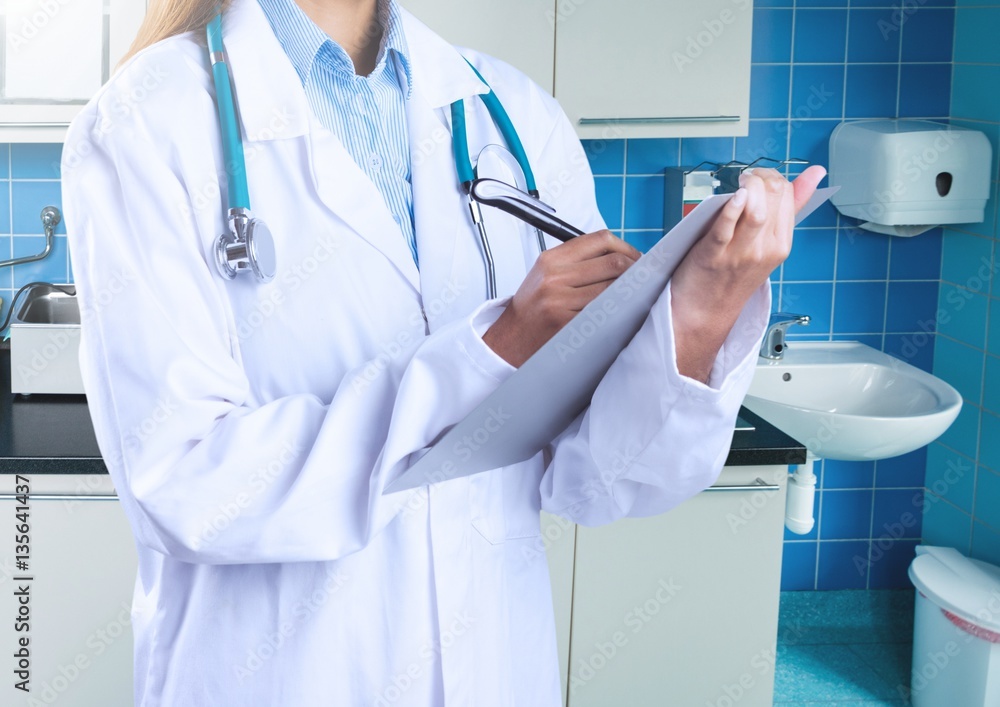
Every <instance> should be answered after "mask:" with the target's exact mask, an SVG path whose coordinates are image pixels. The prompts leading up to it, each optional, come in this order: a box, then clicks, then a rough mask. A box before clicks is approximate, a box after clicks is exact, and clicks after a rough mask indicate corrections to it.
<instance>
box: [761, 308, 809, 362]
mask: <svg viewBox="0 0 1000 707" xmlns="http://www.w3.org/2000/svg"><path fill="white" fill-rule="evenodd" d="M793 324H801V325H802V326H808V324H809V315H808V314H788V313H787V312H775V313H774V314H772V315H771V320H770V321H769V322H768V324H767V333H766V334H764V343H762V344H761V345H760V356H761V358H767V359H770V360H772V361H780V360H781V359H782V357H784V355H785V349H786V348H787V346H788V344H786V343H785V335H786V333H787V332H788V327H790V326H792V325H793Z"/></svg>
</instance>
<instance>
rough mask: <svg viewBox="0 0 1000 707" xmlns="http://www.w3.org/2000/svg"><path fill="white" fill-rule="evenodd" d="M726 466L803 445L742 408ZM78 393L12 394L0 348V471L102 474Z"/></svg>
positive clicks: (794, 457) (784, 454) (785, 455)
mask: <svg viewBox="0 0 1000 707" xmlns="http://www.w3.org/2000/svg"><path fill="white" fill-rule="evenodd" d="M740 416H741V417H742V418H743V419H744V420H746V421H747V422H749V423H750V424H752V425H753V426H754V427H755V429H754V430H753V431H741V430H738V431H737V432H736V433H735V434H734V435H733V444H732V448H731V449H730V452H729V457H728V459H727V460H726V466H764V465H782V466H785V465H789V464H802V463H804V462H805V460H806V452H805V447H803V446H802V445H801V444H799V443H798V442H796V441H795V440H793V439H792V438H791V437H789V436H788V435H786V434H785V433H784V432H782V431H781V430H779V429H777V428H776V427H774V426H773V425H771V424H769V423H768V422H767V421H765V420H764V419H762V418H760V417H758V416H757V415H755V414H753V413H752V412H750V411H749V410H747V409H746V408H744V409H743V410H742V411H741V412H740ZM107 473H108V470H107V467H106V466H105V465H104V460H103V459H101V453H100V450H99V449H98V446H97V438H96V437H95V436H94V427H93V425H92V423H91V421H90V411H89V410H88V409H87V400H86V398H85V397H84V396H82V395H31V396H15V395H13V394H12V393H11V392H10V350H9V349H8V348H0V474H107Z"/></svg>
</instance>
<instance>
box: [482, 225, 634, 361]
mask: <svg viewBox="0 0 1000 707" xmlns="http://www.w3.org/2000/svg"><path fill="white" fill-rule="evenodd" d="M641 255H642V254H641V253H640V252H639V251H637V250H636V249H635V248H633V247H632V246H630V245H629V244H628V243H626V242H625V241H624V240H622V239H621V238H618V237H617V236H615V235H614V234H613V233H611V232H610V231H598V232H596V233H588V234H587V235H585V236H580V237H579V238H574V239H573V240H571V241H567V242H566V243H562V244H560V245H558V246H556V247H555V248H551V249H549V250H547V251H545V252H544V253H542V254H541V255H540V256H539V257H538V260H537V261H535V265H534V266H533V267H532V268H531V270H530V271H529V272H528V275H527V277H525V278H524V282H522V283H521V286H520V287H519V288H518V290H517V292H516V293H515V294H514V297H513V298H512V299H511V301H510V303H509V304H508V305H507V309H506V310H505V311H504V313H503V314H501V315H500V317H499V318H498V319H497V320H496V322H494V324H493V326H491V327H490V328H489V329H488V330H487V331H486V333H485V334H483V341H484V342H486V344H487V346H489V347H490V348H491V349H493V350H494V351H495V352H496V353H497V355H499V356H500V357H501V358H502V359H504V360H505V361H507V363H509V364H510V365H512V366H514V367H515V368H518V367H520V366H521V365H522V364H523V363H524V362H525V361H527V360H528V359H529V358H530V357H531V356H532V355H533V354H534V353H535V352H536V351H538V349H540V348H541V347H542V346H544V345H545V344H546V343H547V342H548V341H549V339H551V338H552V337H553V336H555V335H556V333H557V332H558V331H559V330H560V329H562V328H563V327H564V326H566V324H568V323H569V321H570V320H571V319H572V318H573V317H574V316H576V314H577V313H578V312H579V311H580V310H582V309H583V308H584V307H586V306H587V305H588V304H590V303H591V302H592V301H593V300H594V299H596V298H597V296H598V295H600V294H601V293H602V292H604V290H606V289H607V288H608V287H610V286H611V284H612V283H613V282H614V281H615V280H616V279H618V276H619V275H621V274H622V273H623V272H625V271H626V270H628V268H629V267H630V266H631V265H632V263H634V262H635V261H636V260H638V259H639V257H640V256H641Z"/></svg>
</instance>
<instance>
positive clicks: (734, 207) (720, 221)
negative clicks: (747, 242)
mask: <svg viewBox="0 0 1000 707" xmlns="http://www.w3.org/2000/svg"><path fill="white" fill-rule="evenodd" d="M747 194H748V192H747V190H746V188H745V187H740V188H739V189H737V190H736V192H735V193H734V194H733V195H732V197H731V198H730V199H729V201H727V202H726V205H725V206H723V207H722V211H720V212H719V215H718V216H716V217H715V223H714V224H712V230H711V231H709V232H708V235H707V236H706V238H711V239H712V240H713V241H714V242H715V243H718V244H719V245H723V246H724V245H726V244H727V243H729V242H730V241H731V240H732V239H733V234H734V233H735V232H736V224H737V223H739V220H740V216H742V215H743V209H745V208H746V205H747Z"/></svg>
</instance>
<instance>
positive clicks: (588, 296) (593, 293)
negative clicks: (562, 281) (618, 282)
mask: <svg viewBox="0 0 1000 707" xmlns="http://www.w3.org/2000/svg"><path fill="white" fill-rule="evenodd" d="M613 284H614V280H605V281H604V282H595V283H592V284H590V285H586V286H585V287H577V288H574V289H572V290H569V293H568V297H567V299H566V301H565V303H564V304H565V307H566V309H567V310H568V311H570V312H574V313H575V312H579V311H581V310H582V309H583V308H584V307H586V306H587V305H588V304H590V303H591V302H593V301H594V300H595V299H597V298H598V297H599V296H600V295H601V293H603V292H604V291H605V290H606V289H608V288H609V287H611V285H613Z"/></svg>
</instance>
